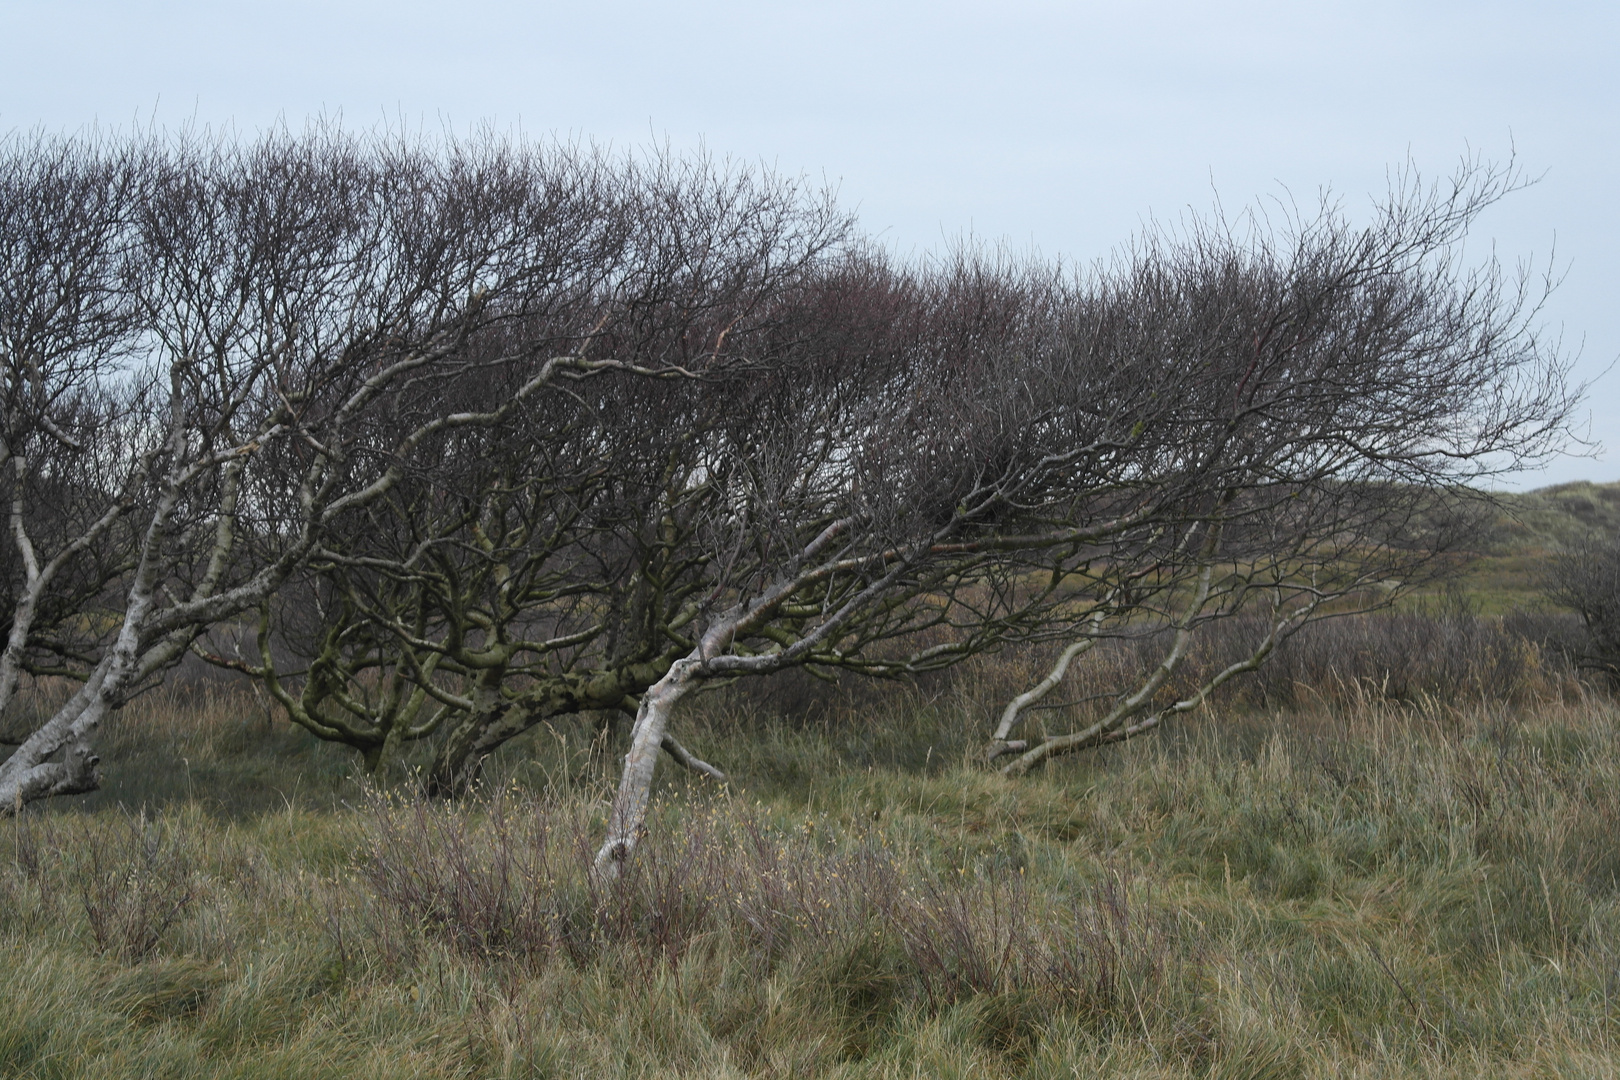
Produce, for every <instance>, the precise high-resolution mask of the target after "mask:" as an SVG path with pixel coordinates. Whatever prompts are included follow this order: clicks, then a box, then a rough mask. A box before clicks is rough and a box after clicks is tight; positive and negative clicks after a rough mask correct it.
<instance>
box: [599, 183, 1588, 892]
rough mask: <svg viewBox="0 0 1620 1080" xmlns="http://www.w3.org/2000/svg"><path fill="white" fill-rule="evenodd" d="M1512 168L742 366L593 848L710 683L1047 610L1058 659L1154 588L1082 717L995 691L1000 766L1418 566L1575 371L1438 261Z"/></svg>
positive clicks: (1201, 228)
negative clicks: (904, 334)
mask: <svg viewBox="0 0 1620 1080" xmlns="http://www.w3.org/2000/svg"><path fill="white" fill-rule="evenodd" d="M1517 183H1518V180H1517V178H1516V176H1515V174H1514V173H1513V172H1512V171H1511V170H1507V171H1503V170H1497V169H1492V168H1489V167H1484V166H1481V165H1478V164H1477V163H1475V164H1470V165H1468V166H1466V167H1465V168H1464V169H1463V170H1462V171H1461V172H1460V173H1459V174H1458V175H1457V176H1456V177H1455V178H1453V180H1452V181H1451V182H1449V183H1443V184H1440V185H1437V186H1432V187H1425V186H1423V185H1421V184H1420V183H1419V181H1418V179H1417V178H1416V177H1415V176H1408V177H1406V178H1404V179H1403V181H1402V183H1401V185H1399V186H1398V187H1397V189H1396V190H1395V191H1394V193H1393V194H1392V196H1391V198H1390V199H1389V201H1388V202H1387V203H1386V204H1385V205H1383V206H1382V207H1381V208H1380V210H1379V214H1378V215H1377V217H1376V219H1375V221H1374V223H1373V224H1372V225H1370V226H1368V227H1365V228H1358V227H1354V226H1352V225H1351V224H1350V223H1349V222H1348V221H1347V220H1346V219H1345V218H1344V217H1343V216H1342V215H1341V214H1340V213H1338V212H1337V211H1336V209H1335V208H1334V207H1332V206H1330V205H1325V206H1324V207H1323V209H1322V210H1321V212H1320V213H1319V214H1318V215H1317V216H1316V217H1313V218H1309V219H1304V220H1294V221H1292V222H1291V223H1290V226H1289V227H1288V228H1287V229H1285V230H1283V231H1281V232H1276V231H1273V230H1271V229H1269V228H1267V227H1265V224H1264V222H1261V221H1250V222H1249V223H1247V225H1246V226H1245V230H1244V231H1239V230H1237V229H1234V228H1231V227H1228V226H1226V225H1223V224H1221V223H1219V222H1217V223H1214V224H1211V225H1207V226H1206V225H1195V226H1193V227H1192V228H1191V229H1190V230H1188V231H1187V232H1186V233H1185V234H1183V235H1180V236H1171V235H1165V234H1162V233H1161V234H1155V235H1151V236H1149V237H1148V238H1146V239H1145V240H1143V241H1142V242H1140V244H1139V245H1138V247H1137V248H1136V249H1135V250H1134V251H1132V252H1131V253H1130V254H1129V255H1128V256H1127V257H1125V258H1124V259H1123V260H1122V261H1121V262H1120V263H1119V264H1117V265H1116V266H1113V267H1109V268H1102V269H1099V270H1097V271H1095V272H1094V273H1093V274H1092V275H1090V276H1089V277H1088V278H1086V279H1083V280H1082V281H1080V282H1077V283H1070V282H1068V281H1065V280H1061V279H1059V278H1058V277H1057V275H1056V274H1054V273H1052V272H1050V271H1042V270H1040V269H1039V268H1036V267H1031V266H1028V265H1022V266H1019V265H1010V264H1008V263H1006V262H1004V261H1003V262H996V261H986V260H983V259H973V258H966V257H964V258H963V259H961V260H959V261H958V262H957V263H956V264H954V265H950V266H946V267H943V268H940V269H938V270H935V271H933V272H932V273H930V274H929V275H926V278H927V280H925V281H921V282H920V283H919V284H918V285H917V286H916V288H915V294H916V296H917V297H918V299H916V300H914V301H913V303H914V305H915V307H914V310H916V311H918V312H919V316H918V325H919V326H921V327H923V328H924V329H923V331H922V332H921V333H920V334H918V335H917V337H916V338H914V339H913V340H911V341H908V342H907V343H906V345H905V347H903V348H900V349H897V350H895V351H894V352H893V353H886V354H881V355H878V354H875V353H873V352H866V353H863V354H862V356H861V362H860V363H852V362H851V361H850V359H849V358H848V357H844V356H840V357H838V358H837V360H836V361H833V360H831V359H830V357H829V358H821V357H818V358H817V360H816V361H811V362H809V363H807V365H806V366H805V367H804V368H803V369H801V370H792V369H790V368H787V367H785V368H784V369H783V372H784V377H783V378H782V379H781V381H780V382H776V381H771V380H761V381H760V382H759V383H758V384H757V386H755V387H753V388H751V389H752V390H753V391H754V393H756V394H757V395H758V397H757V398H751V399H750V400H748V401H746V402H745V403H744V407H743V408H741V409H740V411H739V416H740V417H741V419H739V421H738V426H737V428H736V429H734V430H733V431H731V432H727V434H728V435H730V437H731V440H733V441H729V442H728V441H724V440H722V441H718V442H717V443H716V444H715V448H714V449H713V450H712V451H711V452H710V456H709V457H708V458H707V459H706V460H708V461H710V462H712V465H711V466H710V469H711V473H710V475H711V476H712V479H713V482H714V483H715V484H716V485H717V486H720V487H721V488H722V489H723V490H724V492H725V495H724V496H723V498H722V499H721V503H720V504H721V505H723V506H724V507H726V512H725V514H724V515H723V516H719V517H717V518H715V519H712V520H711V521H710V522H709V523H708V524H709V531H708V532H707V533H706V534H705V535H704V536H703V538H702V539H703V544H704V550H706V551H707V552H708V553H709V555H710V561H709V564H708V565H710V566H711V567H713V568H714V576H715V579H716V581H715V588H714V591H713V592H712V593H711V594H710V596H711V603H710V606H709V607H707V608H706V609H705V610H704V611H703V612H702V617H701V619H700V620H699V621H697V622H696V624H695V627H694V631H693V633H692V640H693V647H692V649H691V650H690V651H689V652H688V653H687V654H686V655H684V656H682V657H681V658H680V659H678V660H676V661H675V662H674V663H673V664H672V665H671V666H670V669H669V671H668V672H667V673H666V674H665V675H664V676H663V678H661V679H660V680H659V681H658V682H657V683H655V684H654V685H653V686H651V687H650V688H649V689H648V690H647V692H646V693H645V694H644V695H643V696H642V699H641V702H640V707H639V711H638V715H637V720H636V724H635V728H634V731H633V735H632V745H631V749H630V753H629V755H628V756H627V758H626V760H625V767H624V773H623V778H622V781H621V785H620V790H619V795H618V798H617V801H616V802H615V805H614V810H613V815H612V818H611V821H610V823H609V834H608V837H607V840H606V842H605V843H604V845H603V847H602V850H601V852H600V853H599V856H598V862H599V865H602V866H603V867H604V868H608V867H611V866H612V865H613V864H614V863H615V862H616V861H618V860H622V859H623V858H625V857H627V856H628V854H629V852H630V851H631V850H633V848H634V846H635V843H636V837H637V836H638V834H639V832H640V830H641V829H642V828H643V822H644V820H645V814H646V808H647V800H648V797H649V793H650V790H651V780H652V775H653V771H654V768H655V765H656V759H657V750H658V748H659V746H660V744H661V742H662V740H663V738H664V735H665V732H666V731H667V727H668V724H669V721H670V717H671V715H672V712H673V710H674V708H675V706H676V705H677V704H678V702H679V701H680V700H681V699H682V698H683V697H685V696H686V695H688V694H689V693H690V692H691V691H692V690H693V689H694V688H696V687H697V686H699V685H701V684H702V683H703V682H704V681H706V680H710V679H715V678H728V677H736V676H741V675H751V674H762V673H766V672H770V671H776V670H780V669H782V668H784V667H787V666H790V665H811V666H821V667H824V668H832V669H837V668H852V669H856V670H864V671H868V672H873V673H898V672H909V671H916V670H921V669H923V668H925V667H928V666H931V665H940V664H944V663H949V662H951V661H952V660H953V659H955V658H958V657H960V656H962V655H968V654H971V653H973V652H976V651H980V650H983V649H985V648H990V647H994V646H995V645H997V644H999V643H1004V642H1007V641H1012V640H1032V639H1039V638H1041V637H1047V636H1050V635H1052V634H1053V633H1054V632H1056V631H1057V630H1058V629H1060V628H1062V629H1064V631H1065V632H1066V633H1068V634H1069V635H1070V636H1071V637H1072V638H1073V639H1075V642H1076V647H1075V650H1074V652H1076V653H1077V652H1078V651H1080V650H1081V649H1083V648H1084V647H1085V645H1084V642H1085V640H1087V639H1090V638H1095V637H1097V636H1099V635H1102V634H1107V633H1113V634H1119V633H1130V632H1135V631H1136V629H1137V628H1139V627H1140V626H1142V625H1143V624H1144V623H1147V622H1150V621H1152V620H1153V616H1154V615H1155V613H1157V615H1158V616H1159V620H1160V621H1159V625H1161V626H1166V627H1167V628H1168V631H1169V640H1168V646H1167V649H1166V651H1165V653H1164V655H1163V658H1162V660H1161V662H1160V663H1158V664H1157V665H1155V666H1154V668H1153V669H1152V670H1150V671H1148V672H1147V673H1145V675H1144V677H1143V679H1142V680H1141V681H1140V682H1139V683H1138V684H1136V685H1135V686H1127V687H1124V688H1122V689H1121V692H1120V694H1119V696H1118V697H1117V698H1114V699H1113V700H1112V701H1111V702H1110V703H1109V704H1108V705H1107V706H1105V707H1104V708H1103V712H1102V715H1101V716H1100V717H1098V718H1097V719H1096V721H1095V722H1094V723H1092V724H1090V725H1088V726H1087V727H1086V728H1085V729H1083V730H1081V731H1078V732H1073V733H1062V734H1054V735H1047V736H1045V737H1042V738H1039V739H1033V740H1027V741H1026V742H1025V744H1024V745H1023V746H1022V747H1018V746H1016V745H1015V744H1014V743H1013V741H1012V740H1011V738H1010V736H1011V735H1012V730H1011V729H1012V727H1013V726H1014V725H1015V724H1016V722H1017V721H1018V719H1019V716H1020V714H1021V712H1022V711H1023V710H1022V707H1015V708H1011V709H1009V710H1008V713H1007V714H1006V715H1005V716H1004V717H1003V724H1002V727H1001V729H999V730H998V731H996V732H995V738H994V741H993V743H992V745H991V746H990V748H989V750H988V755H989V756H992V757H993V756H998V755H999V754H1001V753H1005V752H1007V751H1008V750H1014V749H1016V750H1018V751H1019V753H1018V756H1017V757H1016V758H1015V759H1014V761H1013V763H1012V764H1011V765H1010V766H1008V771H1010V772H1020V771H1023V770H1026V769H1028V768H1030V767H1031V766H1033V765H1034V764H1037V763H1038V762H1040V761H1043V760H1045V759H1047V758H1048V757H1050V756H1051V755H1053V754H1057V753H1062V752H1067V751H1072V750H1077V749H1082V748H1085V747H1087V746H1094V745H1099V744H1101V743H1105V742H1111V741H1117V740H1119V739H1123V738H1129V737H1131V736H1132V735H1135V734H1138V733H1141V732H1145V731H1149V730H1153V729H1154V728H1155V727H1156V726H1157V725H1159V724H1160V723H1161V722H1162V721H1163V720H1164V719H1166V718H1167V717H1169V716H1173V715H1175V714H1177V713H1181V712H1185V711H1188V710H1190V709H1192V708H1195V707H1196V706H1197V705H1198V704H1199V703H1200V702H1202V701H1203V700H1204V699H1205V698H1206V697H1207V696H1208V694H1209V693H1210V692H1211V691H1213V690H1214V689H1216V687H1218V686H1219V685H1220V683H1222V682H1224V681H1225V680H1227V679H1230V678H1232V677H1234V676H1235V675H1237V674H1240V673H1241V672H1243V671H1245V670H1250V669H1252V668H1253V667H1255V666H1257V665H1259V664H1260V663H1262V662H1263V661H1264V659H1265V658H1266V656H1267V655H1268V654H1269V653H1270V651H1271V650H1272V649H1273V648H1274V647H1275V645H1276V644H1277V642H1278V641H1279V640H1281V639H1282V638H1284V637H1286V636H1287V635H1288V634H1290V633H1292V632H1293V631H1294V630H1296V629H1297V628H1298V627H1299V626H1300V625H1302V624H1303V623H1304V622H1305V621H1306V620H1308V619H1311V618H1314V617H1317V616H1319V615H1323V614H1326V613H1328V612H1330V611H1335V610H1345V609H1346V608H1348V607H1358V606H1364V605H1365V604H1366V603H1367V602H1368V599H1369V597H1371V598H1372V599H1373V602H1381V601H1382V600H1383V599H1385V598H1387V597H1388V596H1389V595H1390V594H1392V593H1394V592H1398V591H1399V590H1401V589H1403V588H1407V587H1410V586H1411V585H1412V584H1413V583H1415V582H1417V581H1419V580H1420V579H1421V578H1422V576H1423V575H1424V574H1426V573H1430V572H1433V571H1434V570H1435V569H1436V568H1437V560H1439V559H1440V558H1441V557H1442V556H1443V555H1444V554H1445V553H1446V552H1447V551H1448V550H1449V549H1450V548H1452V547H1453V546H1454V545H1455V542H1456V538H1457V536H1458V535H1459V532H1460V531H1461V530H1462V529H1465V528H1466V527H1467V523H1468V520H1469V517H1468V507H1469V501H1470V499H1469V490H1468V488H1467V485H1468V484H1469V483H1470V482H1474V481H1477V480H1479V479H1480V478H1481V477H1483V476H1487V475H1490V474H1491V473H1492V472H1493V471H1497V470H1503V469H1512V468H1516V467H1521V466H1522V465H1523V464H1524V463H1525V462H1527V461H1531V460H1535V459H1536V458H1537V457H1538V456H1539V455H1542V454H1545V453H1548V452H1549V451H1551V450H1552V449H1554V448H1556V447H1557V446H1558V445H1559V444H1560V441H1561V439H1562V437H1563V432H1564V429H1565V423H1566V420H1567V417H1568V414H1569V409H1570V407H1571V405H1572V402H1573V400H1574V398H1575V393H1574V392H1572V391H1571V390H1570V389H1569V388H1568V386H1567V384H1566V381H1565V372H1566V364H1565V362H1564V361H1563V360H1562V358H1561V357H1559V356H1558V355H1557V354H1556V353H1555V352H1550V351H1548V350H1547V349H1546V348H1544V347H1543V346H1542V345H1541V344H1540V343H1539V341H1538V339H1537V337H1536V333H1535V316H1536V304H1535V300H1536V299H1537V295H1536V294H1535V293H1534V292H1533V291H1531V290H1530V289H1529V287H1528V283H1525V282H1522V281H1505V280H1504V279H1503V277H1502V275H1501V274H1500V273H1499V271H1498V270H1497V269H1496V268H1495V267H1494V266H1486V267H1484V268H1481V269H1470V268H1468V267H1467V266H1465V265H1464V264H1463V263H1462V261H1461V253H1460V248H1459V245H1460V243H1461V240H1462V238H1463V237H1464V235H1465V234H1466V231H1467V228H1468V226H1469V225H1470V223H1471V222H1472V221H1474V220H1475V218H1476V217H1477V215H1478V214H1479V213H1480V212H1481V211H1482V210H1483V209H1484V208H1486V207H1487V206H1489V205H1490V204H1491V203H1492V202H1494V201H1495V200H1496V199H1498V198H1500V197H1502V196H1503V195H1505V194H1506V193H1508V192H1509V191H1511V190H1512V189H1513V188H1514V187H1515V186H1516V184H1517ZM790 370H791V374H786V373H787V372H788V371H790ZM755 401H757V402H758V404H755ZM766 417H769V418H771V422H766V421H765V419H764V418H766ZM784 420H786V421H788V422H783V421H784ZM1256 604H1263V605H1265V607H1266V609H1267V610H1269V611H1270V613H1271V614H1270V618H1269V621H1268V622H1266V624H1265V625H1266V627H1267V628H1266V630H1265V631H1264V632H1263V633H1262V634H1261V635H1260V637H1259V638H1258V639H1257V640H1256V642H1255V645H1254V648H1253V651H1252V652H1251V654H1250V655H1249V657H1248V658H1247V659H1245V660H1243V661H1242V662H1240V663H1239V664H1236V665H1234V666H1233V667H1231V668H1228V669H1227V670H1225V671H1222V672H1220V673H1218V674H1217V675H1216V676H1215V677H1214V678H1213V679H1211V680H1210V681H1209V682H1208V683H1207V684H1206V685H1204V686H1202V687H1200V688H1199V690H1198V691H1197V692H1196V693H1195V694H1194V695H1192V696H1191V697H1190V698H1184V699H1181V700H1172V701H1168V702H1165V701H1163V700H1162V699H1161V698H1160V691H1161V690H1162V689H1163V687H1164V686H1165V685H1166V684H1167V681H1168V677H1169V676H1170V674H1172V673H1173V672H1174V671H1175V670H1176V668H1177V666H1178V665H1179V663H1180V660H1181V658H1182V657H1183V656H1184V655H1185V653H1186V650H1187V648H1188V643H1189V641H1190V639H1191V636H1192V635H1194V634H1196V632H1197V631H1198V629H1199V628H1200V627H1201V626H1203V625H1206V624H1207V623H1208V622H1209V621H1210V620H1212V619H1215V618H1221V617H1225V616H1228V615H1231V614H1235V613H1237V612H1240V611H1249V610H1254V607H1255V605H1256ZM923 629H927V630H928V631H930V637H931V639H932V643H930V644H928V645H926V646H925V647H920V648H917V649H915V650H913V651H909V652H907V651H905V650H904V649H900V650H898V651H897V650H896V646H897V645H899V644H901V643H902V642H903V641H904V640H905V639H906V638H907V637H908V636H914V634H915V632H916V631H919V630H923ZM1073 655H1074V653H1070V654H1069V659H1070V660H1071V661H1072V659H1073ZM1060 677H1061V673H1058V675H1057V678H1054V679H1052V680H1050V681H1051V682H1054V683H1055V682H1056V681H1057V680H1058V678H1060ZM1026 704H1027V700H1026Z"/></svg>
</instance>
